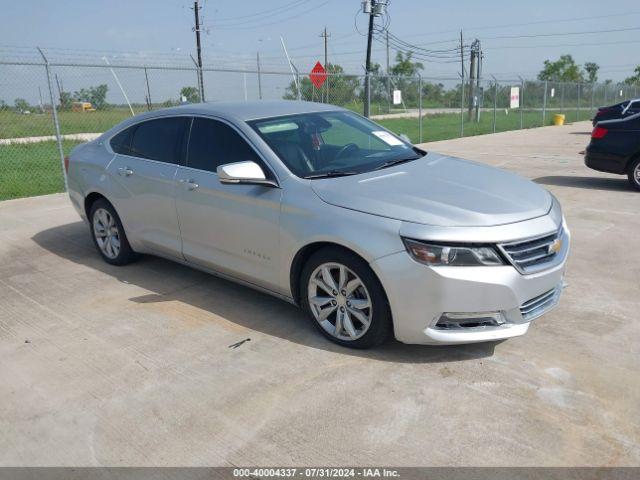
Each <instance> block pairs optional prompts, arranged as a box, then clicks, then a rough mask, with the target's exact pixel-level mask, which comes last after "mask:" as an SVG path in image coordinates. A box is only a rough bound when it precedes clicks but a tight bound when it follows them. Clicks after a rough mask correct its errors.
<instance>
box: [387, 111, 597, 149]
mask: <svg viewBox="0 0 640 480" xmlns="http://www.w3.org/2000/svg"><path fill="white" fill-rule="evenodd" d="M554 113H560V112H559V111H556V112H547V115H546V121H545V125H551V124H552V118H553V114H554ZM565 115H566V120H565V121H566V122H567V123H569V122H572V121H575V120H576V112H575V111H574V112H566V113H565ZM590 118H591V112H588V111H587V110H583V111H580V112H579V120H588V119H590ZM464 120H465V121H464V136H465V137H470V136H473V135H485V134H487V133H493V112H482V114H481V115H480V122H478V123H476V122H469V121H468V120H467V116H466V115H465V117H464ZM377 123H379V124H380V125H383V126H384V127H386V128H388V129H389V130H391V131H392V132H395V133H397V134H402V133H403V134H405V135H407V136H408V137H409V138H410V139H411V141H412V142H414V143H418V142H419V140H420V125H419V123H418V119H417V118H398V119H387V120H377ZM542 126H543V125H542V112H541V111H523V112H522V127H523V128H534V127H542ZM519 128H520V114H519V113H518V112H510V113H509V114H505V112H504V110H498V111H497V112H496V132H506V131H509V130H518V129H519ZM459 136H460V115H459V114H451V113H446V114H434V115H426V116H424V117H423V120H422V141H423V142H435V141H438V140H448V139H450V138H456V137H459Z"/></svg>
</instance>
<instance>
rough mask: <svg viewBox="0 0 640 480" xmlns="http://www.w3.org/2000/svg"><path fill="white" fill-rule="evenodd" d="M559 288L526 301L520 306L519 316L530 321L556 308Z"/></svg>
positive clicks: (560, 288)
mask: <svg viewBox="0 0 640 480" xmlns="http://www.w3.org/2000/svg"><path fill="white" fill-rule="evenodd" d="M561 290H562V287H561V286H557V287H555V288H553V289H551V290H549V291H548V292H545V293H543V294H542V295H538V296H537V297H533V298H532V299H531V300H527V301H526V302H524V303H523V304H522V305H521V306H520V314H521V315H522V318H523V319H524V320H526V321H531V320H533V319H534V318H538V317H539V316H540V315H543V314H544V313H546V312H548V311H549V310H551V309H552V308H553V307H555V306H556V304H557V303H558V300H559V299H560V292H561Z"/></svg>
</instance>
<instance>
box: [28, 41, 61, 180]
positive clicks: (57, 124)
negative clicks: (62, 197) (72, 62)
mask: <svg viewBox="0 0 640 480" xmlns="http://www.w3.org/2000/svg"><path fill="white" fill-rule="evenodd" d="M36 48H37V49H38V51H39V52H40V55H42V59H43V60H44V69H45V71H46V72H47V85H48V86H49V98H50V99H51V112H52V114H53V126H54V127H55V131H56V142H57V144H58V153H59V154H60V166H61V167H62V178H63V179H64V191H65V192H66V191H68V184H67V170H66V169H65V168H64V150H63V149H62V135H60V122H59V121H58V109H57V107H56V99H55V97H54V95H53V84H52V83H51V69H50V66H49V60H47V57H45V55H44V53H43V52H42V50H41V49H40V47H36Z"/></svg>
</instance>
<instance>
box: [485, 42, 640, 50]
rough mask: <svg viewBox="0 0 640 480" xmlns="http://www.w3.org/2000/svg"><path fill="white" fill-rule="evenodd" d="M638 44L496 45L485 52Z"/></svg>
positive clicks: (487, 48)
mask: <svg viewBox="0 0 640 480" xmlns="http://www.w3.org/2000/svg"><path fill="white" fill-rule="evenodd" d="M635 43H640V40H620V41H614V42H595V43H556V44H551V45H549V44H547V45H502V46H500V45H498V46H495V47H491V46H489V47H486V48H485V50H510V49H520V48H556V47H593V46H600V45H623V44H624V45H628V44H635Z"/></svg>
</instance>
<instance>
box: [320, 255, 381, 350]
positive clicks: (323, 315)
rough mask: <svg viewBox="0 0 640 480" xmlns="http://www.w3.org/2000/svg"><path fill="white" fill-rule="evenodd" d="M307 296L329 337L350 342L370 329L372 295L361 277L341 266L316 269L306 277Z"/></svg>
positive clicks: (326, 265)
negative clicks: (307, 281)
mask: <svg viewBox="0 0 640 480" xmlns="http://www.w3.org/2000/svg"><path fill="white" fill-rule="evenodd" d="M307 296H308V300H309V307H310V309H311V313H312V314H313V316H314V318H315V320H316V321H317V322H318V323H319V324H320V326H321V327H322V328H323V329H324V330H325V331H326V332H327V333H328V334H329V335H331V336H333V337H335V338H337V339H339V340H343V341H353V340H357V339H358V338H360V337H362V336H363V335H364V334H365V333H366V332H367V330H369V327H370V326H371V320H372V315H373V308H372V305H371V296H370V295H369V292H368V291H367V287H366V286H365V285H364V282H363V281H362V280H361V279H360V277H358V276H357V275H356V274H355V273H354V272H353V271H351V270H350V269H348V268H347V267H345V266H344V265H342V264H339V263H323V264H322V265H320V266H318V267H317V268H316V269H315V270H314V271H313V273H312V274H311V277H310V278H309V284H308V287H307Z"/></svg>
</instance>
